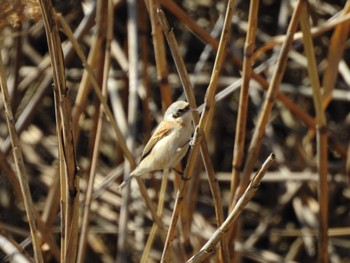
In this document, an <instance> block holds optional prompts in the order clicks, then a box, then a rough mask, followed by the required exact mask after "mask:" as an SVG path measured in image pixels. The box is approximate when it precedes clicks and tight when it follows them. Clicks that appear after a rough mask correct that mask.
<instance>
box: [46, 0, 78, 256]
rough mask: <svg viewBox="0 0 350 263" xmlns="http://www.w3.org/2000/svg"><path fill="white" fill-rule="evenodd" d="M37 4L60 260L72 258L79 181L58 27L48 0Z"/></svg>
mask: <svg viewBox="0 0 350 263" xmlns="http://www.w3.org/2000/svg"><path fill="white" fill-rule="evenodd" d="M40 7H41V10H42V14H43V20H44V25H45V31H46V37H47V43H48V47H49V53H50V58H51V68H52V72H53V79H54V94H55V100H56V103H57V105H56V107H57V109H58V110H59V112H56V116H57V117H58V118H57V130H58V134H57V136H58V144H59V145H60V146H59V148H61V150H60V158H61V157H62V158H63V159H61V160H60V164H61V166H60V167H61V168H62V169H60V176H61V178H62V180H61V184H62V185H61V187H62V190H63V191H64V192H61V199H62V201H63V202H66V204H65V205H63V209H65V211H64V213H62V215H63V216H64V217H65V219H64V220H63V222H64V226H63V227H64V228H63V229H64V233H62V235H63V237H62V240H63V243H64V245H63V246H62V247H63V248H64V249H63V252H62V253H61V255H62V256H63V257H62V258H61V260H62V261H63V262H65V261H75V259H76V252H77V243H78V219H79V208H78V204H79V183H78V177H77V171H78V169H77V167H76V160H75V149H74V143H73V131H72V120H71V108H70V107H71V106H70V101H69V99H70V98H69V94H68V89H67V88H66V86H65V74H64V61H63V53H62V49H61V41H60V37H59V33H58V28H57V26H56V22H55V20H54V17H55V16H54V11H53V7H52V5H51V2H50V1H46V0H40Z"/></svg>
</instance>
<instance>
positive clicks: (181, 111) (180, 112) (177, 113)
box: [173, 105, 190, 118]
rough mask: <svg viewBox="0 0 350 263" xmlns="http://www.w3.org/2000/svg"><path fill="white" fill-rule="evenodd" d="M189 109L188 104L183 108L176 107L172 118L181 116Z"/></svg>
mask: <svg viewBox="0 0 350 263" xmlns="http://www.w3.org/2000/svg"><path fill="white" fill-rule="evenodd" d="M189 109H190V105H188V106H186V107H185V108H183V109H178V110H177V111H176V112H175V113H174V114H173V118H178V117H180V116H182V115H183V114H184V113H186V112H187V111H188V110H189Z"/></svg>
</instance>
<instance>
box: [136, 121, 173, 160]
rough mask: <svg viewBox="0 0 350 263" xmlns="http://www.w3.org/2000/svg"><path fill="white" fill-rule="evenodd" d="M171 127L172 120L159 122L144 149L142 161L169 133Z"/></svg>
mask: <svg viewBox="0 0 350 263" xmlns="http://www.w3.org/2000/svg"><path fill="white" fill-rule="evenodd" d="M171 127H172V125H171V122H170V121H164V120H163V121H162V122H161V123H159V125H158V127H157V129H156V130H155V131H154V133H153V135H152V137H151V138H150V139H149V141H148V142H147V144H146V146H145V148H144V149H143V152H142V155H141V159H140V162H141V161H142V160H143V159H144V158H145V157H146V156H147V155H148V154H149V153H150V152H151V150H152V149H153V147H154V145H155V144H156V143H157V142H159V141H160V140H161V139H163V138H164V137H165V136H167V135H168V134H169V132H170V131H171Z"/></svg>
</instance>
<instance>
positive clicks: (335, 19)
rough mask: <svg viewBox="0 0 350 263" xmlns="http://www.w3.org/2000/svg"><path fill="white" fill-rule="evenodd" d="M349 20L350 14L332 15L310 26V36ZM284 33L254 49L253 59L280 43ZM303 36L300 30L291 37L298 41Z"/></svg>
mask: <svg viewBox="0 0 350 263" xmlns="http://www.w3.org/2000/svg"><path fill="white" fill-rule="evenodd" d="M349 21H350V14H343V15H340V16H338V17H332V18H330V19H328V21H327V22H325V23H324V24H322V25H320V26H317V27H313V28H311V29H310V30H311V32H310V33H311V35H312V37H318V36H320V35H322V34H323V33H325V32H327V31H329V30H332V29H334V27H337V26H340V25H344V26H346V24H348V23H349ZM286 37H287V36H286V35H282V36H276V37H274V38H272V40H270V41H269V42H267V43H265V44H264V45H263V46H261V47H260V48H259V49H258V50H256V51H255V52H254V54H253V60H257V59H258V58H259V57H260V56H261V55H262V54H265V53H266V52H268V51H269V50H271V49H273V48H274V47H275V46H278V45H281V44H282V43H283V42H284V41H285V39H286ZM302 38H303V35H302V32H296V33H295V34H294V37H293V41H300V40H301V39H302Z"/></svg>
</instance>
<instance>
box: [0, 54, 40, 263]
mask: <svg viewBox="0 0 350 263" xmlns="http://www.w3.org/2000/svg"><path fill="white" fill-rule="evenodd" d="M0 81H1V93H2V96H3V100H4V107H5V112H6V114H5V116H6V122H7V127H8V129H9V134H10V139H11V144H12V150H13V158H14V160H15V165H16V172H17V176H18V178H19V183H20V186H21V191H22V195H23V201H24V207H25V210H26V213H27V217H28V223H29V227H30V234H31V237H32V243H33V250H34V257H35V260H36V262H39V263H41V262H44V261H43V257H42V253H41V249H40V244H39V235H38V234H39V231H38V228H37V218H36V215H35V212H34V209H33V207H34V203H33V199H32V196H31V193H30V189H29V183H28V177H27V175H26V172H25V165H24V161H23V155H22V150H21V146H20V143H19V139H18V136H17V133H16V130H15V117H14V116H13V113H12V107H11V102H10V96H9V92H8V89H7V80H6V75H5V69H4V65H3V62H2V57H1V54H0Z"/></svg>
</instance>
